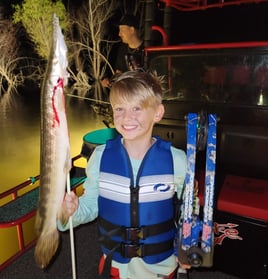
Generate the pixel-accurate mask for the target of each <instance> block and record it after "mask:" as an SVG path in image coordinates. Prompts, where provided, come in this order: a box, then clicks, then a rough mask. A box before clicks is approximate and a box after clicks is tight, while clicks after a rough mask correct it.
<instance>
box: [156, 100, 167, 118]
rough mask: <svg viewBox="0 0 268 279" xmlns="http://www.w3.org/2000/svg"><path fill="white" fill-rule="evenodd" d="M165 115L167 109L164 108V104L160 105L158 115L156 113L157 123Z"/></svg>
mask: <svg viewBox="0 0 268 279" xmlns="http://www.w3.org/2000/svg"><path fill="white" fill-rule="evenodd" d="M164 113H165V108H164V106H163V104H160V105H159V106H158V107H157V110H156V113H155V122H158V121H160V120H161V119H162V118H163V116H164Z"/></svg>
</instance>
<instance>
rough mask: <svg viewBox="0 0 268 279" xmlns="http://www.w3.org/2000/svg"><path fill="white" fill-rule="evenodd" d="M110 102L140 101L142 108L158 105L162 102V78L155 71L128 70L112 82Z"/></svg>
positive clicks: (113, 103)
mask: <svg viewBox="0 0 268 279" xmlns="http://www.w3.org/2000/svg"><path fill="white" fill-rule="evenodd" d="M110 102H111V104H112V106H113V105H115V104H117V103H129V102H135V103H138V104H139V105H140V106H141V107H142V108H147V107H157V106H158V105H160V104H161V103H162V84H161V79H160V78H159V77H157V76H156V75H155V74H153V73H149V72H141V71H128V72H125V73H123V74H121V75H119V76H118V78H117V79H116V80H115V81H114V83H113V84H112V88H111V91H110Z"/></svg>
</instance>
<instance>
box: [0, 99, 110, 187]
mask: <svg viewBox="0 0 268 279" xmlns="http://www.w3.org/2000/svg"><path fill="white" fill-rule="evenodd" d="M14 99H15V101H14V100H13V102H12V103H11V105H10V107H8V108H7V109H6V110H5V112H4V111H3V109H1V108H0V131H1V132H0V192H3V191H5V190H7V189H9V188H12V187H13V186H15V185H17V184H19V183H21V182H23V181H25V180H27V179H28V178H29V177H30V176H35V175H37V174H39V160H40V105H39V100H38V98H36V99H35V100H31V99H25V98H24V99H22V98H20V97H18V98H14ZM66 110H67V119H68V127H69V133H70V142H71V153H72V156H75V155H77V154H79V153H80V151H81V146H82V143H83V136H84V135H85V134H86V133H88V132H90V131H93V130H96V129H100V128H105V127H106V126H105V125H104V124H103V122H102V121H103V120H104V119H105V118H104V117H103V116H101V115H99V114H97V113H96V112H94V110H93V109H92V107H91V104H90V103H89V102H88V101H85V100H80V99H75V98H73V97H66Z"/></svg>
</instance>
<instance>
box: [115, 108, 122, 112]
mask: <svg viewBox="0 0 268 279" xmlns="http://www.w3.org/2000/svg"><path fill="white" fill-rule="evenodd" d="M114 111H117V112H119V111H122V108H120V107H117V108H114Z"/></svg>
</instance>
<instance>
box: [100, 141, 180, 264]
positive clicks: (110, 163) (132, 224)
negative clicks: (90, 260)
mask: <svg viewBox="0 0 268 279" xmlns="http://www.w3.org/2000/svg"><path fill="white" fill-rule="evenodd" d="M121 139H122V138H121V136H118V137H117V138H116V139H114V140H110V141H108V142H107V143H106V148H105V149H104V152H103V155H102V158H101V163H100V181H99V201H98V203H99V205H98V207H99V230H100V235H101V238H100V240H101V244H102V245H101V247H102V251H103V253H104V254H106V255H111V257H112V259H113V260H115V261H117V262H120V263H127V262H129V261H130V259H131V258H132V257H142V258H143V260H144V261H145V262H146V263H149V264H154V263H158V262H160V261H162V260H164V259H166V258H168V257H169V256H170V255H171V254H172V253H173V247H174V235H175V226H174V203H173V197H174V193H175V192H174V167H173V158H172V154H171V150H170V143H169V142H166V141H163V140H161V139H160V138H157V140H156V142H155V143H154V144H153V145H152V146H151V148H150V149H149V150H148V152H147V153H146V155H145V157H144V159H143V161H142V163H141V165H140V168H139V170H138V174H137V177H136V182H134V177H133V173H132V166H131V163H130V158H129V156H128V154H127V151H126V150H125V148H124V146H123V144H122V142H121Z"/></svg>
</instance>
